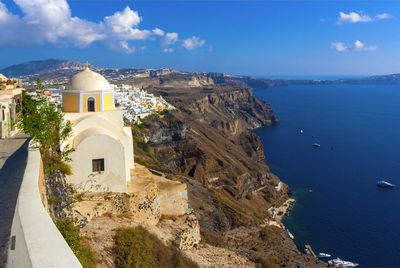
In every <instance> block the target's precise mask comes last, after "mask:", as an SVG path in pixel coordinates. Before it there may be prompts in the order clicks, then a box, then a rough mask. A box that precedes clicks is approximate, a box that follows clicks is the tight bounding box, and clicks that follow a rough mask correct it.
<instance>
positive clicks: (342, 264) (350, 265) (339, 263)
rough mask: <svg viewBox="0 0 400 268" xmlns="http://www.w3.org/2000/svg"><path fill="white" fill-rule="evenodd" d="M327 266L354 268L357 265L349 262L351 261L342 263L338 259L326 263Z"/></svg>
mask: <svg viewBox="0 0 400 268" xmlns="http://www.w3.org/2000/svg"><path fill="white" fill-rule="evenodd" d="M328 264H329V265H333V266H335V267H356V266H358V263H355V262H351V261H344V260H342V259H340V258H336V259H333V260H330V261H328Z"/></svg>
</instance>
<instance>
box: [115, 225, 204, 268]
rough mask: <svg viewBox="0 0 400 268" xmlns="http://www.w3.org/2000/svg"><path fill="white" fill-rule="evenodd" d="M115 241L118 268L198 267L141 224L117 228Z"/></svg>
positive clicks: (116, 265)
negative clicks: (133, 226)
mask: <svg viewBox="0 0 400 268" xmlns="http://www.w3.org/2000/svg"><path fill="white" fill-rule="evenodd" d="M114 242H115V244H114V248H113V257H114V264H115V267H117V268H131V267H144V268H148V267H182V268H183V267H197V265H196V264H195V263H193V262H192V261H190V260H189V259H187V258H186V257H184V256H182V254H180V253H179V251H178V250H177V249H175V248H170V247H167V246H165V245H164V244H163V243H162V242H161V241H160V240H159V239H158V238H157V237H155V236H154V235H152V234H150V233H149V232H148V231H146V229H144V228H143V227H141V226H139V227H135V228H120V229H117V231H116V234H115V236H114Z"/></svg>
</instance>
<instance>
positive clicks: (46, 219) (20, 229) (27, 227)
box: [7, 146, 82, 268]
mask: <svg viewBox="0 0 400 268" xmlns="http://www.w3.org/2000/svg"><path fill="white" fill-rule="evenodd" d="M40 165H41V158H40V153H39V150H37V149H35V148H32V147H31V146H30V149H29V152H28V161H27V164H26V168H25V174H24V178H23V180H22V184H21V189H20V191H19V194H18V201H17V205H16V208H15V212H14V219H13V223H12V228H11V236H10V243H9V249H8V258H7V268H20V267H21V268H28V267H33V268H36V267H37V268H39V267H40V268H42V267H43V268H45V267H53V268H58V267H60V268H61V267H69V268H75V267H82V265H81V264H80V263H79V261H78V259H77V258H76V256H75V255H74V253H73V252H72V250H71V249H70V247H69V246H68V244H67V243H66V242H65V240H64V238H63V237H62V235H61V233H60V232H59V231H58V229H57V227H56V226H55V224H54V222H53V221H52V219H51V218H50V216H49V214H48V213H47V211H46V209H45V208H44V206H43V203H42V201H41V198H40V192H39V176H40Z"/></svg>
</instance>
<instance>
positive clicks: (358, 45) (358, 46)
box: [331, 40, 378, 52]
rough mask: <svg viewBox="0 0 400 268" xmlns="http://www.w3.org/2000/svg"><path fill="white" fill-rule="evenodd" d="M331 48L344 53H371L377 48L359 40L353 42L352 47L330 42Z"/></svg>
mask: <svg viewBox="0 0 400 268" xmlns="http://www.w3.org/2000/svg"><path fill="white" fill-rule="evenodd" d="M331 48H332V49H334V50H336V51H338V52H346V51H349V50H352V51H368V52H372V51H375V50H377V49H378V47H377V46H371V45H367V44H365V43H363V42H361V41H360V40H356V41H354V43H353V44H352V45H347V44H345V43H343V42H332V43H331Z"/></svg>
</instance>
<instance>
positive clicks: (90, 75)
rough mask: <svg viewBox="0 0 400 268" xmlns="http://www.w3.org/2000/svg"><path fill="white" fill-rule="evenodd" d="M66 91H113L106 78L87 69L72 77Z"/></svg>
mask: <svg viewBox="0 0 400 268" xmlns="http://www.w3.org/2000/svg"><path fill="white" fill-rule="evenodd" d="M65 89H66V90H76V91H102V90H111V86H110V83H108V81H107V79H106V78H105V77H104V76H102V75H101V74H99V73H96V72H94V71H92V70H90V69H89V67H86V68H85V70H83V71H81V72H79V73H77V74H75V75H74V76H72V77H71V79H70V80H69V82H68V84H67V86H66V88H65Z"/></svg>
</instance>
